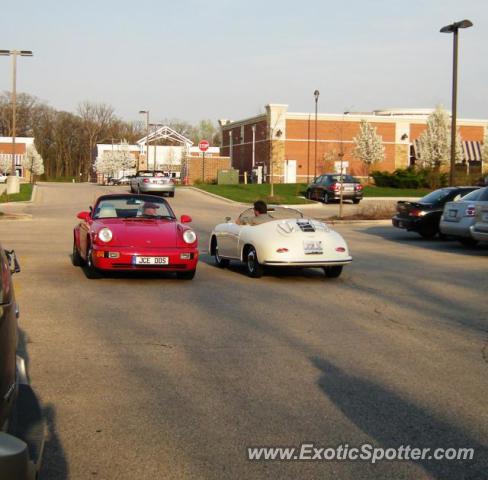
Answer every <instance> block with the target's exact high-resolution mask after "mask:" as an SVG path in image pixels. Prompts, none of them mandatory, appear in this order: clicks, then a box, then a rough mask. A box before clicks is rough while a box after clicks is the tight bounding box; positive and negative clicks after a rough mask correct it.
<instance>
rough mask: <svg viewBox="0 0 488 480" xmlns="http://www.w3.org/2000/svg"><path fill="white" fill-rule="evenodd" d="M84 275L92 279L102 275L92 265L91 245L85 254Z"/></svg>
mask: <svg viewBox="0 0 488 480" xmlns="http://www.w3.org/2000/svg"><path fill="white" fill-rule="evenodd" d="M86 276H87V277H88V278H89V279H92V280H94V279H97V278H101V276H102V275H101V273H100V270H98V269H97V268H96V267H95V266H94V265H93V250H92V248H91V246H90V247H89V248H88V252H87V254H86Z"/></svg>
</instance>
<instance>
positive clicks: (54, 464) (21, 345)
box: [17, 328, 69, 480]
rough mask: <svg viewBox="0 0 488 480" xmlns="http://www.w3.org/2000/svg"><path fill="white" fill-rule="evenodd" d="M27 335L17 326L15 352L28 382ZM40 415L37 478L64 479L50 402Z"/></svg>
mask: <svg viewBox="0 0 488 480" xmlns="http://www.w3.org/2000/svg"><path fill="white" fill-rule="evenodd" d="M28 344H29V336H28V335H27V334H26V333H25V332H24V330H22V329H21V328H19V341H18V346H17V353H18V355H20V356H21V357H22V358H23V359H24V361H25V367H26V373H27V378H28V380H29V382H30V375H29V363H30V357H29V351H28V348H27V345H28ZM42 416H43V418H44V421H45V422H46V426H47V428H46V437H45V442H44V452H43V455H42V463H41V471H40V475H39V480H48V479H49V480H51V479H52V480H66V479H68V478H69V475H68V463H67V461H66V455H65V453H64V448H63V446H62V444H61V440H60V439H59V436H58V433H57V428H56V410H55V408H54V406H53V405H52V404H48V405H46V406H44V407H42Z"/></svg>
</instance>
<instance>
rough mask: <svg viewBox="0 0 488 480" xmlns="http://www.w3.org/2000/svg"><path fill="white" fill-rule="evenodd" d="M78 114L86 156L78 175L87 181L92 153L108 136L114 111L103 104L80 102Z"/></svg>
mask: <svg viewBox="0 0 488 480" xmlns="http://www.w3.org/2000/svg"><path fill="white" fill-rule="evenodd" d="M78 114H79V116H80V117H81V120H82V126H83V131H84V133H85V136H86V147H87V150H86V156H85V158H84V161H83V165H82V169H81V170H82V171H81V172H80V173H82V174H84V176H85V177H86V178H87V179H88V178H89V177H90V170H91V167H92V153H93V151H94V150H95V146H96V144H97V142H98V141H99V140H101V139H102V138H103V137H106V136H108V134H109V133H110V132H109V130H110V127H111V124H112V123H113V121H114V120H115V119H114V110H113V108H112V107H111V106H110V105H106V104H104V103H91V102H82V103H80V105H79V106H78Z"/></svg>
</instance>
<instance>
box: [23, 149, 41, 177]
mask: <svg viewBox="0 0 488 480" xmlns="http://www.w3.org/2000/svg"><path fill="white" fill-rule="evenodd" d="M22 166H23V167H24V169H25V170H27V171H28V172H30V174H31V183H34V179H35V177H36V176H37V175H42V174H43V173H44V160H43V159H42V157H41V156H40V155H39V153H38V152H37V150H36V147H34V145H29V146H28V147H27V150H26V152H25V154H24V156H23V158H22Z"/></svg>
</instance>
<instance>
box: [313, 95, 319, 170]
mask: <svg viewBox="0 0 488 480" xmlns="http://www.w3.org/2000/svg"><path fill="white" fill-rule="evenodd" d="M313 96H314V97H315V154H314V157H315V158H314V177H316V176H317V111H318V104H319V96H320V92H319V91H318V90H315V92H313Z"/></svg>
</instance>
